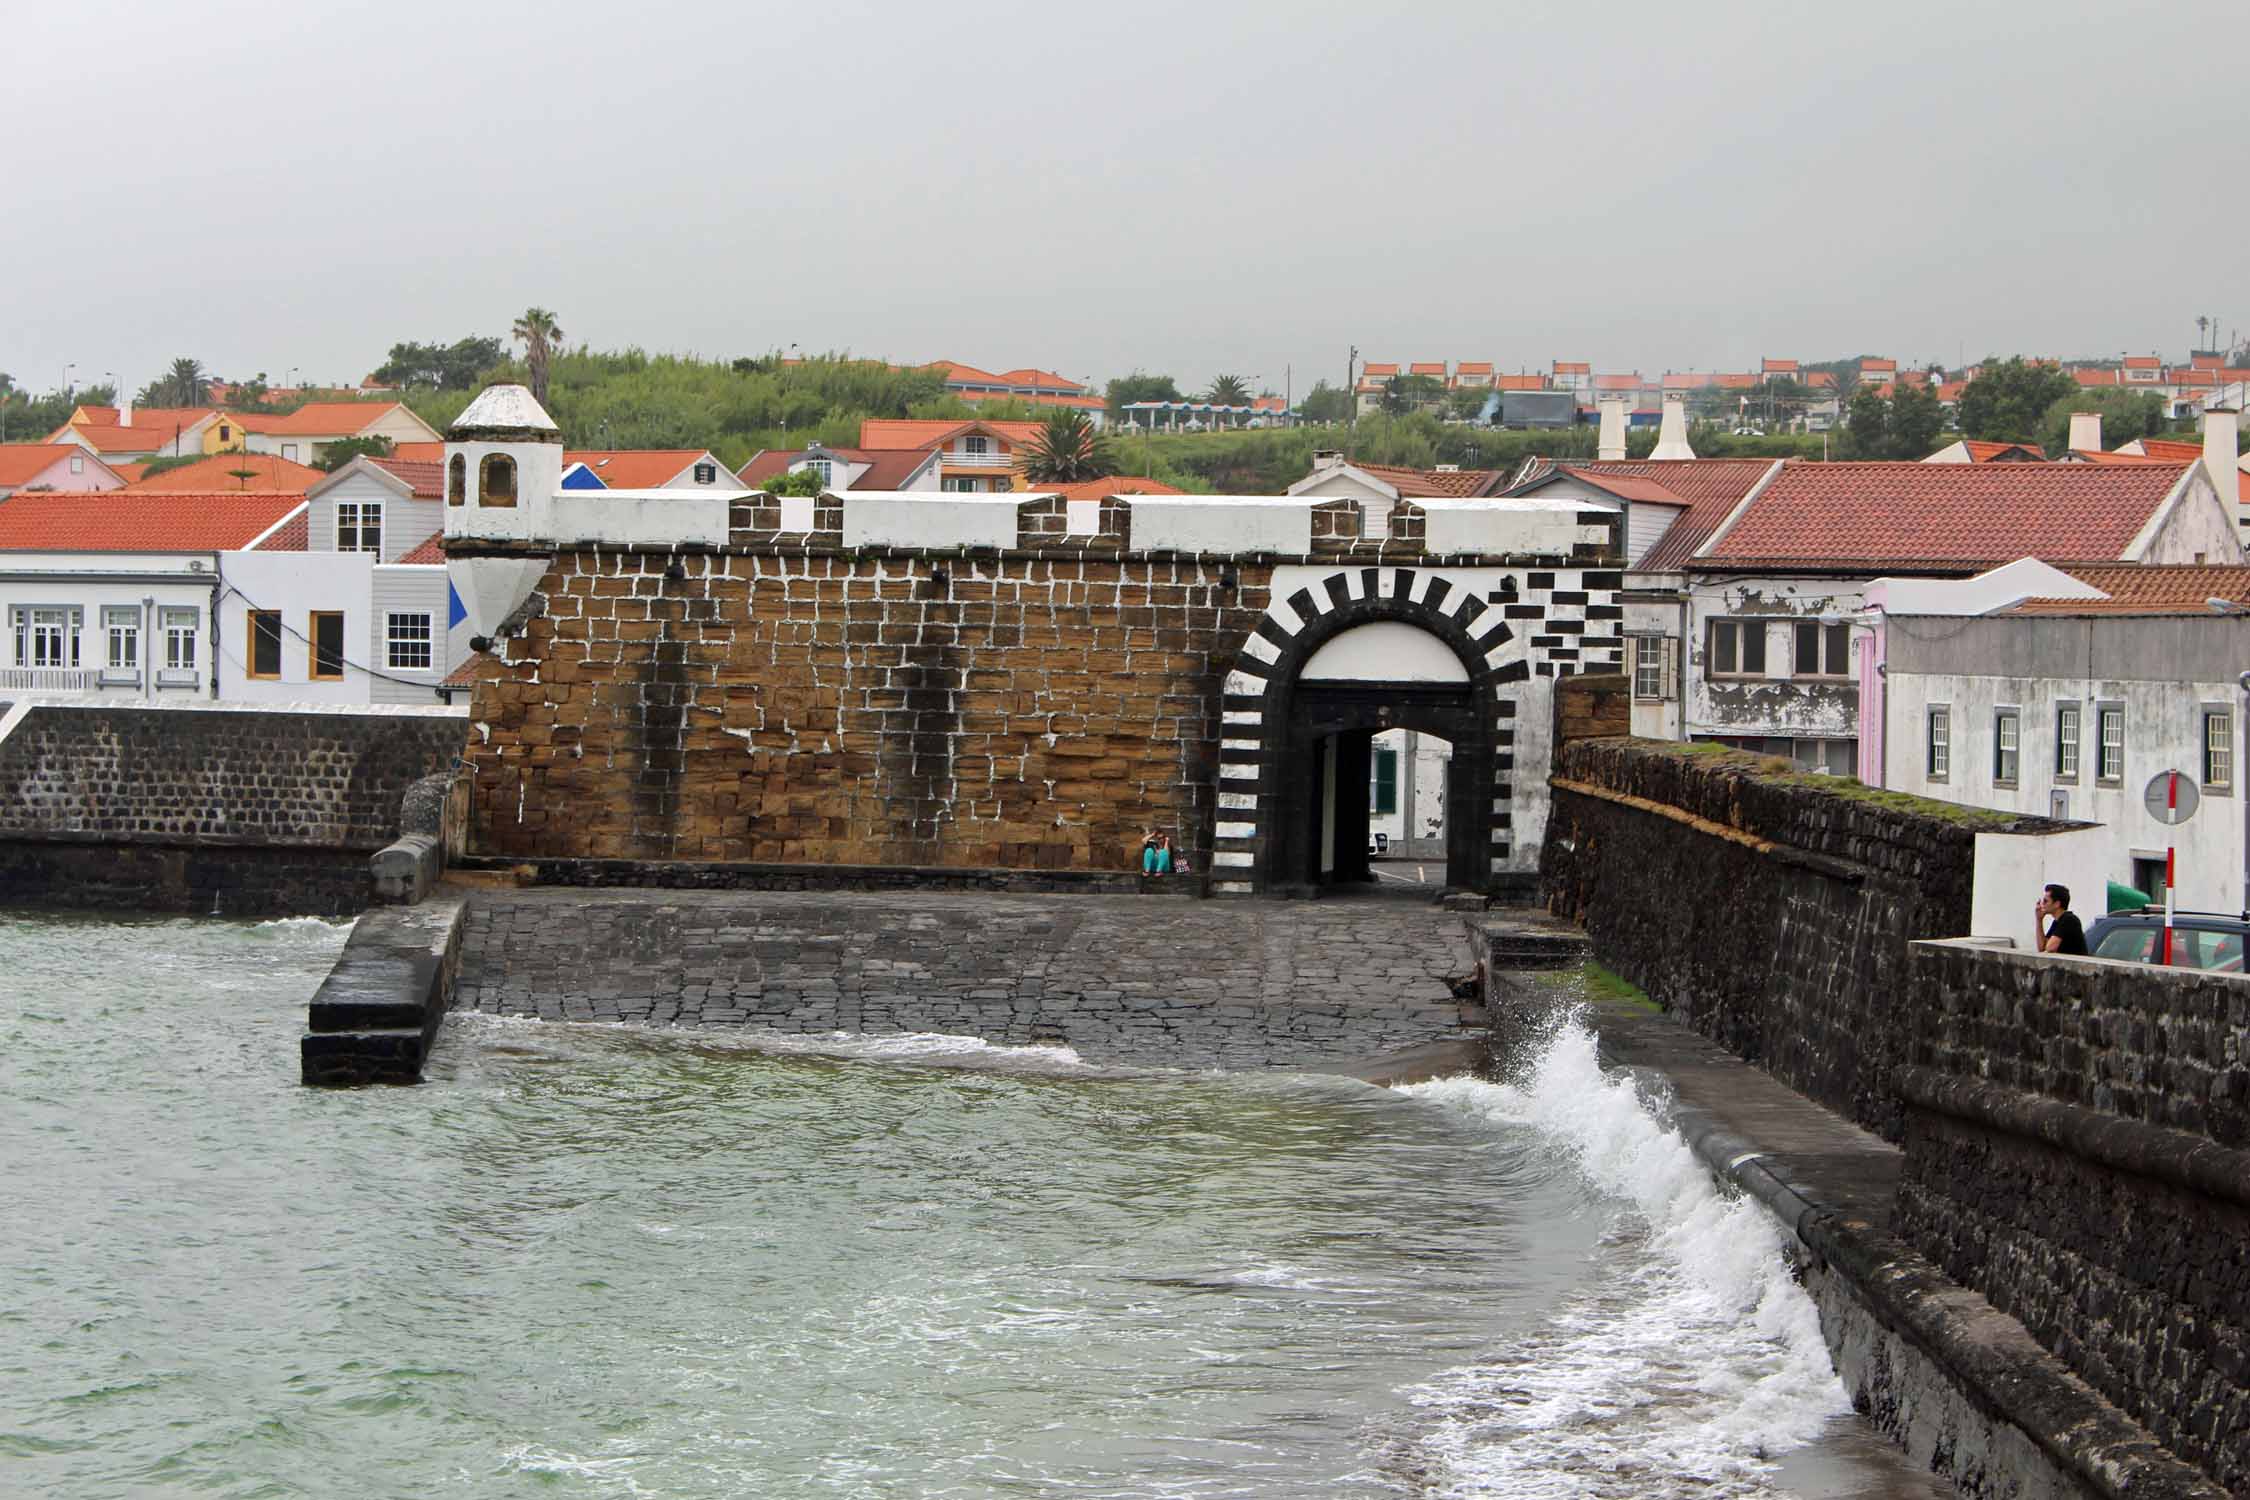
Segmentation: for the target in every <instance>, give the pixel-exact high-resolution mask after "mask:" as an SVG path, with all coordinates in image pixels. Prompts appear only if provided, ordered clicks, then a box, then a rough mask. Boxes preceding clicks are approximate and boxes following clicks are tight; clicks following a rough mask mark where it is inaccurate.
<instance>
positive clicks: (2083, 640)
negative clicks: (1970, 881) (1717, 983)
mask: <svg viewBox="0 0 2250 1500" xmlns="http://www.w3.org/2000/svg"><path fill="white" fill-rule="evenodd" d="M2145 571H2147V572H2149V573H2151V574H2156V575H2168V574H2169V575H2177V574H2187V575H2202V576H2199V577H2195V578H2192V579H2191V580H2190V582H2189V587H2190V588H2192V589H2195V590H2201V589H2206V588H2208V589H2214V590H2215V589H2220V588H2231V589H2233V590H2235V591H2237V592H2250V570H2246V569H2243V568H2240V567H2233V568H2185V569H2174V568H2155V569H2148V570H2145ZM2162 581H2163V580H2160V579H2151V580H2149V582H2150V584H2152V585H2161V583H2162ZM2141 592H2142V591H2141V590H2139V589H2137V588H2135V587H2134V586H2133V585H2132V584H2131V583H2126V584H2123V585H2121V586H2120V591H2119V592H2118V593H2117V594H2115V595H2112V596H2109V597H2107V598H2103V599H2097V600H2085V599H2054V600H2041V601H2036V602H2032V603H2027V604H2021V605H2017V606H2014V607H2012V608H2011V609H2009V610H2006V611H2003V612H2001V613H1999V614H1994V615H1987V616H1983V617H1963V616H1958V615H1946V614H1938V613H1930V614H1909V613H1901V612H1898V611H1895V610H1893V611H1887V612H1886V618H1885V619H1884V621H1883V631H1884V637H1885V640H1884V655H1885V662H1884V671H1883V673H1882V674H1881V678H1880V680H1879V683H1878V685H1877V686H1878V689H1879V691H1878V693H1877V698H1876V701H1877V702H1878V703H1879V704H1880V713H1881V715H1882V721H1883V724H1884V732H1883V756H1882V769H1881V774H1880V777H1879V781H1880V784H1882V785H1884V786H1888V787H1893V788H1896V789H1898V790H1900V791H1905V792H1912V793H1914V794H1916V795H1918V796H1924V797H1934V798H1937V799H1939V800H1941V801H1947V802H1960V803H1966V804H1969V805H1971V806H1976V807H1987V808H1997V809H2001V810H2005V811H2012V812H2021V813H2030V814H2037V815H2040V816H2046V817H2054V818H2059V819H2068V820H2074V821H2081V822H2086V823H2091V824H2095V825H2098V830H2097V831H2094V832H2092V833H2090V834H2088V835H2085V836H2080V837H2077V838H2074V839H2071V840H2069V841H2068V842H2067V843H2065V844H2063V845H2060V846H2058V847H2059V848H2060V849H2063V850H2067V856H2066V858H2067V867H2057V866H2052V865H2050V867H2048V868H2046V869H2044V870H2043V871H2041V872H2039V878H2038V879H2030V880H2026V882H2025V886H2026V889H2024V890H2023V891H2022V892H2021V902H2020V904H2021V905H2022V907H2023V908H2024V910H2025V912H2026V913H2027V914H2028V911H2029V907H2030V903H2031V899H2032V896H2033V895H2034V894H2036V886H2037V884H2038V883H2040V881H2041V880H2059V881H2061V882H2062V883H2064V884H2066V885H2069V886H2071V887H2072V890H2073V895H2074V904H2075V905H2076V906H2077V907H2078V909H2079V910H2080V911H2081V912H2082V913H2084V914H2085V915H2086V916H2087V917H2088V918H2089V919H2090V918H2091V917H2092V916H2093V915H2097V914H2099V913H2100V911H2101V910H2102V909H2103V904H2102V896H2103V892H2104V889H2105V887H2107V886H2109V885H2111V884H2115V885H2119V886H2131V887H2135V888H2137V889H2138V890H2140V891H2141V892H2142V893H2143V894H2144V895H2146V896H2148V897H2149V898H2151V899H2157V898H2160V897H2161V895H2162V893H2163V889H2164V870H2165V862H2166V856H2167V853H2168V851H2176V858H2177V866H2176V868H2177V871H2178V883H2177V887H2176V900H2177V901H2178V902H2179V904H2180V905H2181V906H2183V907H2188V908H2196V909H2201V910H2205V911H2226V912H2238V911H2242V910H2244V909H2245V908H2246V906H2250V885H2246V883H2245V870H2244V864H2245V859H2246V856H2250V843H2246V841H2245V811H2246V806H2250V804H2246V803H2245V801H2244V793H2243V786H2242V769H2241V768H2242V756H2243V751H2244V742H2243V716H2244V715H2243V710H2244V688H2243V680H2242V669H2243V665H2244V663H2245V662H2246V661H2250V618H2244V617H2242V616H2239V615H2236V616H2228V617H2219V616H2215V615H2213V614H2211V613H2209V612H2208V610H2206V609H2204V608H2203V607H2202V606H2200V605H2198V606H2196V607H2195V612H2194V613H2186V612H2184V610H2182V609H2174V610H2173V612H2170V613H2144V612H2142V611H2146V610H2151V609H2164V608H2165V607H2166V606H2163V605H2158V604H2151V603H2149V602H2148V601H2146V600H2145V599H2143V598H2141V597H2139V595H2140V593H2141ZM2171 773H2177V775H2178V788H2177V789H2175V787H2174V786H2173V784H2172V777H2171ZM2152 787H2153V788H2154V790H2153V792H2152ZM2152 796H2153V798H2154V799H2155V800H2156V801H2157V802H2158V803H2159V804H2160V805H2161V804H2163V803H2168V802H2173V801H2182V802H2188V803H2192V804H2193V805H2194V806H2193V812H2192V813H2191V815H2190V816H2189V817H2188V818H2187V819H2186V821H2184V822H2181V823H2179V824H2177V825H2167V824H2166V823H2165V822H2164V821H2163V820H2162V819H2161V818H2160V817H2158V816H2157V814H2156V813H2155V812H2154V811H2152V809H2151V800H2152ZM1981 899H1982V898H1981V897H1980V900H1981ZM2028 920H2029V919H2028V915H2026V917H2025V926H2026V931H2025V932H2024V933H2022V934H2018V936H2019V940H2026V941H2027V940H2028Z"/></svg>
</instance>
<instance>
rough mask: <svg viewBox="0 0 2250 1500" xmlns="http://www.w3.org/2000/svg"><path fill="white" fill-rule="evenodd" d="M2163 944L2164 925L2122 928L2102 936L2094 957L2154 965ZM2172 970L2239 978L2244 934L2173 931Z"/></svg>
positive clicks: (2183, 929)
mask: <svg viewBox="0 0 2250 1500" xmlns="http://www.w3.org/2000/svg"><path fill="white" fill-rule="evenodd" d="M2163 941H2164V929H2163V927H2162V926H2161V925H2160V924H2154V923H2152V924H2150V925H2148V926H2146V927H2142V926H2127V925H2119V926H2116V927H2112V928H2111V929H2110V930H2109V931H2107V932H2105V933H2103V934H2102V936H2101V941H2099V942H2097V943H2096V944H2095V945H2094V956H2095V957H2096V958H2120V959H2124V960H2125V961H2126V962H2128V963H2136V964H2152V963H2155V962H2157V960H2158V956H2159V955H2160V954H2161V953H2162V952H2163V949H2162V947H2161V944H2162V943H2163ZM2172 967H2174V968H2176V969H2211V970H2214V971H2217V972H2220V973H2226V974H2239V973H2241V972H2242V934H2241V933H2239V932H2215V931H2211V930H2209V929H2207V928H2202V927H2175V928H2173V929H2172Z"/></svg>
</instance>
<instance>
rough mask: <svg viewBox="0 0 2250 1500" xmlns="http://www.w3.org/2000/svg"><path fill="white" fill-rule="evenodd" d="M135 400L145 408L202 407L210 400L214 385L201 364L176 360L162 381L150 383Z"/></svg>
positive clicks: (196, 361)
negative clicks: (212, 385)
mask: <svg viewBox="0 0 2250 1500" xmlns="http://www.w3.org/2000/svg"><path fill="white" fill-rule="evenodd" d="M133 399H134V400H135V401H137V402H139V403H140V404H141V405H143V406H202V405H204V404H205V403H206V402H208V401H209V400H210V399H211V382H210V380H209V378H208V377H207V376H205V375H204V373H203V365H202V362H201V361H199V360H193V359H175V360H173V361H172V368H171V369H169V370H167V371H165V372H164V374H163V376H162V378H160V379H157V380H152V381H150V382H149V383H148V384H147V385H146V386H144V387H142V388H141V391H140V394H138V395H137V396H135V397H134V398H133Z"/></svg>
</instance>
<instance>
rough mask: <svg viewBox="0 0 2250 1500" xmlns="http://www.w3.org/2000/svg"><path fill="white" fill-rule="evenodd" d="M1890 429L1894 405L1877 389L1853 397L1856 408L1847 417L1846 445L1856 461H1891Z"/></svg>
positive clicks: (1867, 388) (1866, 389)
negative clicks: (1880, 459) (1862, 459)
mask: <svg viewBox="0 0 2250 1500" xmlns="http://www.w3.org/2000/svg"><path fill="white" fill-rule="evenodd" d="M1890 428H1891V403H1890V402H1888V401H1885V400H1884V399H1883V398H1882V396H1881V394H1880V393H1879V392H1877V391H1876V389H1875V388H1874V387H1873V386H1861V387H1860V388H1859V389H1858V390H1857V391H1854V392H1853V393H1852V404H1851V406H1850V408H1849V410H1848V412H1847V414H1846V415H1845V417H1844V443H1845V446H1846V447H1848V448H1849V449H1850V450H1851V456H1852V457H1854V458H1889V457H1890V456H1891V432H1890Z"/></svg>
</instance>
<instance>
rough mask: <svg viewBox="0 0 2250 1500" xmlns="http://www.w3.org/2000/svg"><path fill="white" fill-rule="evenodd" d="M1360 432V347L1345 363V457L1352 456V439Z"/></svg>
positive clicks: (1355, 346)
mask: <svg viewBox="0 0 2250 1500" xmlns="http://www.w3.org/2000/svg"><path fill="white" fill-rule="evenodd" d="M1358 431H1359V345H1357V344H1354V345H1352V352H1351V354H1350V356H1349V357H1348V358H1346V359H1345V361H1344V457H1346V458H1350V457H1351V456H1352V438H1353V437H1354V436H1355V435H1356V434H1357V433H1358Z"/></svg>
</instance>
